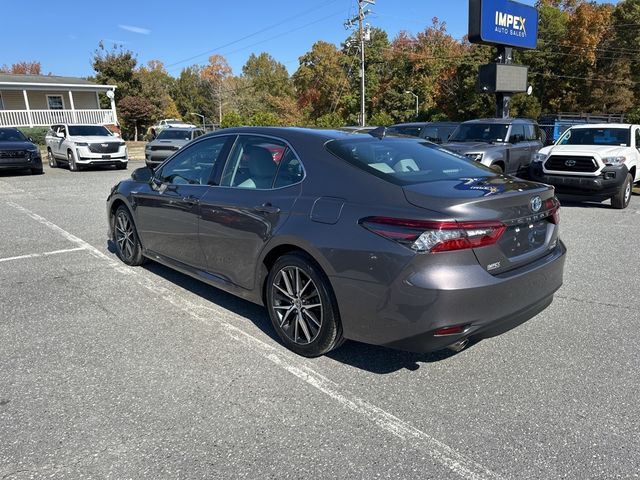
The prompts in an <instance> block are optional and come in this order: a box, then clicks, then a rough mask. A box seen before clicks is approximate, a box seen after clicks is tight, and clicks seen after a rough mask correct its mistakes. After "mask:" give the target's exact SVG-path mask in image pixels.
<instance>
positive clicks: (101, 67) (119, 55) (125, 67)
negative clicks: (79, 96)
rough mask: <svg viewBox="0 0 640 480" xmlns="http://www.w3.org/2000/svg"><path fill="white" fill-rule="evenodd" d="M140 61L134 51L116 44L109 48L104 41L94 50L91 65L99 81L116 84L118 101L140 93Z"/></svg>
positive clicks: (116, 98)
mask: <svg viewBox="0 0 640 480" xmlns="http://www.w3.org/2000/svg"><path fill="white" fill-rule="evenodd" d="M137 63H138V61H137V60H136V58H135V55H134V54H133V52H131V51H129V50H124V49H123V48H122V46H121V45H114V46H113V47H112V48H111V50H107V49H106V48H105V46H104V43H103V42H100V43H98V48H97V49H96V50H95V51H94V52H93V60H92V62H91V65H92V66H93V70H94V71H95V72H96V76H95V80H96V81H97V82H98V83H102V84H108V85H116V86H117V87H118V88H116V91H115V100H116V102H118V101H119V100H121V99H122V98H124V97H127V96H137V95H139V94H140V81H139V79H138V78H136V75H135V68H136V65H137Z"/></svg>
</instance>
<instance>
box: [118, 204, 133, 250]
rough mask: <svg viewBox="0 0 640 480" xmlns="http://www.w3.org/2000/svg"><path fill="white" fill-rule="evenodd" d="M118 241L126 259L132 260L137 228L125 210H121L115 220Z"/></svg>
mask: <svg viewBox="0 0 640 480" xmlns="http://www.w3.org/2000/svg"><path fill="white" fill-rule="evenodd" d="M115 231H116V235H115V236H116V243H117V244H118V249H119V250H120V254H121V255H122V256H123V257H124V258H125V260H132V259H133V258H134V255H135V250H136V244H135V241H136V240H135V230H134V227H133V224H132V222H131V219H130V218H129V216H128V215H127V214H126V213H125V212H124V211H119V212H118V214H117V215H116V222H115Z"/></svg>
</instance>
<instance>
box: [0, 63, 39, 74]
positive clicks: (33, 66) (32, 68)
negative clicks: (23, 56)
mask: <svg viewBox="0 0 640 480" xmlns="http://www.w3.org/2000/svg"><path fill="white" fill-rule="evenodd" d="M0 72H2V73H11V74H16V75H41V73H42V72H41V70H40V62H35V61H31V62H17V63H14V64H13V65H11V67H8V66H7V65H2V66H1V67H0Z"/></svg>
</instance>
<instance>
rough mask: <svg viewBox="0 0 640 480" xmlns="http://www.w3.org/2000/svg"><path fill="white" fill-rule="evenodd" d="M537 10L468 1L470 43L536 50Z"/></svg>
mask: <svg viewBox="0 0 640 480" xmlns="http://www.w3.org/2000/svg"><path fill="white" fill-rule="evenodd" d="M537 40H538V10H537V9H536V8H535V7H531V6H529V5H524V4H522V3H517V2H512V1H510V0H469V41H470V42H472V43H485V44H488V45H505V46H509V47H517V48H536V43H537Z"/></svg>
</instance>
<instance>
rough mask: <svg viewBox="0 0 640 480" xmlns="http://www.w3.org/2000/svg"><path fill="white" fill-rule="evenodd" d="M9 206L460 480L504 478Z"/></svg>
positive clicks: (221, 313) (217, 313)
mask: <svg viewBox="0 0 640 480" xmlns="http://www.w3.org/2000/svg"><path fill="white" fill-rule="evenodd" d="M7 205H9V206H11V207H13V208H16V209H17V210H19V211H21V212H23V213H25V214H26V215H28V216H29V217H31V218H33V219H34V220H36V221H38V222H39V223H41V224H42V225H45V226H46V227H48V228H50V229H51V230H53V231H55V232H58V233H59V234H61V235H62V236H63V237H65V238H66V239H67V240H69V241H71V242H73V243H75V244H76V245H79V246H82V247H83V248H84V249H86V250H88V251H89V252H90V253H92V254H93V255H94V256H95V257H96V258H100V259H102V260H106V261H107V262H108V263H109V265H111V266H113V267H115V268H116V270H118V271H120V272H123V273H127V274H132V279H134V280H135V281H136V283H138V284H139V285H140V286H142V287H144V288H146V289H148V290H149V291H151V292H152V293H154V294H159V295H160V296H161V298H162V299H163V300H165V301H167V302H169V303H170V304H172V305H173V306H174V307H176V308H178V309H180V310H182V311H183V312H185V313H186V314H188V315H189V316H191V317H193V318H194V319H196V320H199V321H201V322H203V323H205V324H210V322H211V321H214V322H215V323H216V324H218V326H220V327H222V328H223V330H224V331H225V332H226V333H227V334H228V335H229V336H230V337H231V338H233V339H235V340H238V341H239V342H241V343H243V344H245V345H248V346H249V347H251V348H252V350H253V351H254V352H256V353H258V354H259V355H261V356H262V357H263V358H265V359H267V360H269V361H270V362H271V363H273V364H274V365H276V366H278V367H280V368H282V369H283V370H285V371H287V372H289V373H291V374H292V375H294V376H296V377H297V378H298V379H300V380H302V381H304V382H305V383H306V384H307V385H310V386H311V387H313V388H315V389H316V390H318V391H319V392H321V393H323V394H325V395H327V396H328V397H329V398H331V399H333V400H334V401H336V402H338V403H339V404H340V405H342V406H343V407H344V408H348V409H350V410H352V411H354V412H356V413H358V414H360V415H362V416H363V417H365V418H366V419H368V420H369V421H370V422H371V423H373V424H374V425H376V426H377V427H379V428H380V429H382V430H384V431H386V432H389V433H391V434H392V435H394V436H396V437H398V438H400V439H403V440H406V441H408V442H409V443H410V444H411V445H412V446H414V447H418V448H420V449H421V450H423V451H424V452H425V453H427V454H428V455H429V456H430V457H431V458H432V459H433V460H435V461H437V462H438V463H440V464H441V465H443V466H445V467H447V468H448V469H450V470H451V471H452V472H453V473H455V474H457V475H459V476H460V477H462V478H465V479H469V480H483V479H493V480H495V479H500V478H502V477H501V476H500V475H499V474H497V473H496V472H493V471H492V470H490V469H489V468H487V467H485V466H484V465H482V464H480V463H478V462H476V461H475V460H473V459H472V458H470V457H468V456H466V455H463V454H461V453H459V452H457V451H456V450H454V449H453V448H452V447H450V446H449V445H447V444H445V443H443V442H441V441H439V440H437V439H436V438H434V437H432V436H431V435H429V434H427V433H425V432H423V431H422V430H420V429H418V428H416V427H413V426H412V425H410V424H409V423H407V422H405V421H403V420H401V419H400V418H398V417H396V416H395V415H393V414H391V413H389V412H387V411H386V410H384V409H382V408H380V407H377V406H375V405H373V404H372V403H370V402H367V401H366V400H363V399H362V398H360V397H358V396H357V395H354V394H352V393H351V392H349V391H348V390H346V389H344V388H341V387H340V386H339V385H338V384H337V383H335V382H333V381H331V380H329V379H328V378H326V377H324V376H322V375H321V374H320V373H318V372H316V371H315V370H313V369H312V368H310V367H308V366H304V367H300V363H301V361H304V360H302V359H301V358H300V357H298V356H296V357H295V358H294V357H293V354H289V353H288V351H284V350H283V348H284V347H279V346H278V347H274V346H273V345H269V344H268V343H265V342H263V341H262V340H260V339H259V338H256V337H254V336H253V335H251V334H250V333H248V332H245V331H244V330H242V329H241V328H239V327H237V326H235V325H234V324H233V323H232V322H233V320H234V317H235V314H233V313H232V312H229V311H228V310H225V309H223V308H221V307H219V306H218V307H217V308H214V307H211V306H203V305H198V304H196V303H194V302H192V301H190V300H188V299H187V298H185V297H183V296H180V295H176V294H175V293H173V292H172V291H171V290H169V289H168V288H166V287H164V286H163V285H162V284H161V282H160V281H158V280H156V279H151V278H147V277H145V276H143V275H142V273H140V272H141V270H134V269H132V268H131V267H124V268H123V267H117V265H122V263H121V262H119V261H118V262H116V261H114V260H113V259H112V258H110V257H109V256H107V255H105V254H104V253H102V252H101V251H100V250H98V249H97V248H95V247H94V246H93V245H91V244H89V243H87V242H85V241H84V240H82V239H81V238H78V237H76V236H75V235H73V234H72V233H69V232H67V231H66V230H64V229H63V228H61V227H59V226H58V225H56V224H54V223H52V222H50V221H49V220H47V219H46V218H44V217H42V216H40V215H38V214H36V213H34V212H32V211H31V210H28V209H26V208H24V207H22V206H20V205H17V204H16V203H13V202H7ZM142 271H143V270H142ZM212 305H213V304H212ZM212 314H213V315H212ZM225 317H226V319H225Z"/></svg>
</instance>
